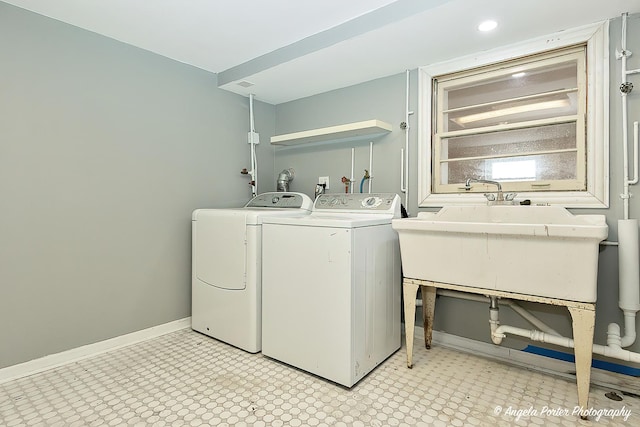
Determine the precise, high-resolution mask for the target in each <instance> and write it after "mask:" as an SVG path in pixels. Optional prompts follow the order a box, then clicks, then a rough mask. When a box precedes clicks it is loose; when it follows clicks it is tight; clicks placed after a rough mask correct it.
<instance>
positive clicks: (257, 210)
mask: <svg viewBox="0 0 640 427" xmlns="http://www.w3.org/2000/svg"><path fill="white" fill-rule="evenodd" d="M312 206H313V201H312V200H311V199H310V198H309V196H307V195H305V194H301V193H288V192H287V193H281V192H278V193H263V194H260V195H258V196H256V197H254V198H253V199H251V200H250V201H249V202H248V203H247V204H246V205H245V206H244V207H243V208H239V209H197V210H195V211H194V212H193V216H192V269H191V271H192V273H191V274H192V278H191V287H192V289H191V327H192V328H193V329H194V330H195V331H198V332H201V333H203V334H206V335H208V336H210V337H213V338H216V339H219V340H221V341H224V342H226V343H229V344H231V345H234V346H236V347H239V348H241V349H243V350H246V351H248V352H250V353H257V352H259V351H260V349H261V343H262V338H261V335H262V328H261V314H262V313H261V301H262V281H261V266H262V259H261V253H262V252H261V244H262V240H263V239H262V222H263V220H264V219H265V218H269V217H296V216H303V215H308V214H309V213H310V211H311V209H312Z"/></svg>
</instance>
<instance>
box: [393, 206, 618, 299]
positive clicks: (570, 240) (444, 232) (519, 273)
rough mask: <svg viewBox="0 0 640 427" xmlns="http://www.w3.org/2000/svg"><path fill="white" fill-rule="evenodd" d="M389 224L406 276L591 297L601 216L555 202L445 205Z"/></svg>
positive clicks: (543, 294)
mask: <svg viewBox="0 0 640 427" xmlns="http://www.w3.org/2000/svg"><path fill="white" fill-rule="evenodd" d="M392 226H393V228H394V229H395V230H396V231H397V232H398V235H399V237H400V251H401V255H402V268H403V275H404V277H406V278H413V279H421V280H428V281H432V282H439V283H450V284H456V285H463V286H469V287H474V288H484V289H492V290H499V291H504V292H514V293H518V294H524V295H535V296H540V297H547V298H557V299H562V300H568V301H579V302H595V301H596V294H597V275H598V250H599V248H598V247H599V243H600V242H601V241H602V240H604V239H606V238H607V234H608V227H607V223H606V221H605V217H604V215H573V214H572V213H570V212H569V211H567V210H566V209H565V208H562V207H559V206H510V205H493V206H488V205H483V206H475V205H474V206H445V207H443V208H442V209H441V210H440V211H438V212H421V213H419V214H418V216H417V217H416V218H405V219H394V220H393V222H392Z"/></svg>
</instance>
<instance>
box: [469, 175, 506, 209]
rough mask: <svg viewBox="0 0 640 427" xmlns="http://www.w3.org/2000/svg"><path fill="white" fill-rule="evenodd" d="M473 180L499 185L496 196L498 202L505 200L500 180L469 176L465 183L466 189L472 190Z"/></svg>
mask: <svg viewBox="0 0 640 427" xmlns="http://www.w3.org/2000/svg"><path fill="white" fill-rule="evenodd" d="M472 182H480V183H482V184H493V185H495V186H497V187H498V194H497V196H496V202H497V203H503V202H504V195H503V194H502V185H501V184H500V183H499V182H498V181H489V180H488V179H477V178H467V181H466V182H465V183H464V189H465V190H467V191H469V190H471V183H472Z"/></svg>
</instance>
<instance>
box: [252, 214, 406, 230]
mask: <svg viewBox="0 0 640 427" xmlns="http://www.w3.org/2000/svg"><path fill="white" fill-rule="evenodd" d="M393 217H394V216H393V215H389V214H387V215H380V214H378V215H366V214H363V215H358V214H352V215H338V214H323V213H312V214H311V215H306V216H300V217H295V218H292V217H289V218H285V217H280V218H278V217H265V218H264V219H263V220H262V223H263V224H279V225H289V226H297V227H331V228H359V227H372V226H376V225H383V224H391V220H392V219H393Z"/></svg>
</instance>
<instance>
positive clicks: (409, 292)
mask: <svg viewBox="0 0 640 427" xmlns="http://www.w3.org/2000/svg"><path fill="white" fill-rule="evenodd" d="M402 292H403V297H404V336H405V339H406V340H407V367H408V368H412V367H413V334H414V331H415V326H416V297H417V295H418V285H416V284H413V283H407V282H404V283H403V285H402Z"/></svg>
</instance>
